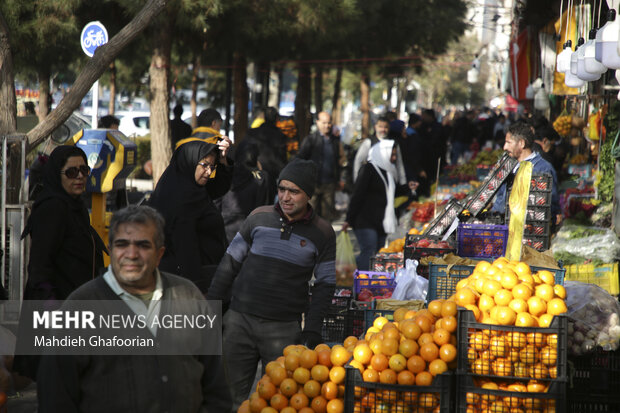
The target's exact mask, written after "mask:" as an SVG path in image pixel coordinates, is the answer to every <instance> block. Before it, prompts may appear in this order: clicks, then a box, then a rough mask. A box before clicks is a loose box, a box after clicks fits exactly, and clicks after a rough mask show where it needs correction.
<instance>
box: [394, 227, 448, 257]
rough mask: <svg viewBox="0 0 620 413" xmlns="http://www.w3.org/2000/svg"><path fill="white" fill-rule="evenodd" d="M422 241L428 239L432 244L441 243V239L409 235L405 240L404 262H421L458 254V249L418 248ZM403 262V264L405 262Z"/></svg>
mask: <svg viewBox="0 0 620 413" xmlns="http://www.w3.org/2000/svg"><path fill="white" fill-rule="evenodd" d="M422 239H428V240H430V241H431V242H439V241H440V239H439V237H432V236H425V235H414V234H409V235H407V238H406V240H405V248H404V260H412V259H413V260H418V261H419V260H420V258H423V257H442V256H444V255H445V254H450V253H456V248H454V247H452V246H451V247H449V248H418V247H416V246H415V245H416V243H417V242H418V241H420V240H422ZM404 260H403V262H404Z"/></svg>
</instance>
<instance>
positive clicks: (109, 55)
mask: <svg viewBox="0 0 620 413" xmlns="http://www.w3.org/2000/svg"><path fill="white" fill-rule="evenodd" d="M168 1H169V0H148V2H147V3H146V4H145V5H144V7H143V8H142V10H140V11H139V12H138V14H137V15H136V17H134V18H133V20H132V21H131V22H129V24H127V25H126V26H125V27H123V29H121V31H120V32H118V33H117V34H116V36H114V37H113V38H112V39H110V41H109V42H108V43H107V44H105V45H103V46H101V47H98V48H97V50H96V51H95V55H94V56H93V57H92V58H91V59H90V60H89V62H88V63H87V64H86V66H85V67H84V69H83V70H82V71H81V72H80V74H79V75H78V77H77V79H76V80H75V83H73V86H71V90H70V91H69V93H67V95H66V96H65V97H64V99H63V100H61V101H60V103H59V104H58V106H57V107H56V109H54V110H53V111H52V112H51V113H50V115H49V116H48V117H47V118H45V120H44V121H43V122H41V123H39V124H38V125H37V126H36V127H34V128H33V129H32V130H31V131H30V132H29V133H28V135H27V136H28V150H30V149H32V148H33V147H35V146H37V145H38V144H39V143H41V141H43V140H44V139H45V138H46V137H47V136H48V135H49V134H50V133H52V131H53V130H54V129H56V128H57V127H58V126H60V125H61V124H62V123H63V122H64V121H65V120H67V119H68V118H69V116H71V113H72V112H73V111H74V110H75V109H76V108H77V107H78V106H79V105H80V102H81V101H82V98H84V96H86V93H88V91H89V90H90V88H91V87H92V85H93V83H95V81H97V80H98V79H99V77H100V76H101V75H102V74H103V72H104V71H105V70H106V69H107V68H108V66H109V65H110V63H111V62H112V61H113V60H114V58H115V57H116V56H117V55H118V54H119V53H120V52H121V50H123V48H124V47H126V46H127V45H128V44H129V43H130V42H131V41H132V40H133V39H135V38H136V37H137V36H138V34H140V32H142V31H143V30H144V29H145V28H146V27H147V26H148V25H149V23H150V22H151V21H152V20H153V18H155V17H156V16H157V15H158V14H159V13H161V11H162V10H163V9H164V8H165V7H166V3H167V2H168Z"/></svg>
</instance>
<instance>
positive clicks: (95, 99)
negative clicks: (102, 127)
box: [90, 80, 99, 129]
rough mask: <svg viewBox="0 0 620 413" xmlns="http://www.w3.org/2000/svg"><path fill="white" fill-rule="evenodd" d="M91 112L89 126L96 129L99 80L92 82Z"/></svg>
mask: <svg viewBox="0 0 620 413" xmlns="http://www.w3.org/2000/svg"><path fill="white" fill-rule="evenodd" d="M92 91H93V94H92V96H93V113H92V114H91V122H90V123H91V128H93V129H97V118H98V112H99V80H96V81H95V83H94V84H93V88H92Z"/></svg>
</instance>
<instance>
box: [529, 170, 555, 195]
mask: <svg viewBox="0 0 620 413" xmlns="http://www.w3.org/2000/svg"><path fill="white" fill-rule="evenodd" d="M552 185H553V177H552V176H551V175H550V174H532V181H531V184H530V191H549V192H551V188H552Z"/></svg>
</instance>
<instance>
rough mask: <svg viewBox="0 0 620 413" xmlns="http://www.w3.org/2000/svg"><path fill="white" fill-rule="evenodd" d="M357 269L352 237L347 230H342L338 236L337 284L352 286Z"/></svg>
mask: <svg viewBox="0 0 620 413" xmlns="http://www.w3.org/2000/svg"><path fill="white" fill-rule="evenodd" d="M356 269H357V263H356V262H355V253H353V244H352V243H351V237H349V233H348V232H347V231H341V232H340V234H339V235H338V237H337V238H336V285H342V286H352V285H353V273H354V272H355V270H356Z"/></svg>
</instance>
